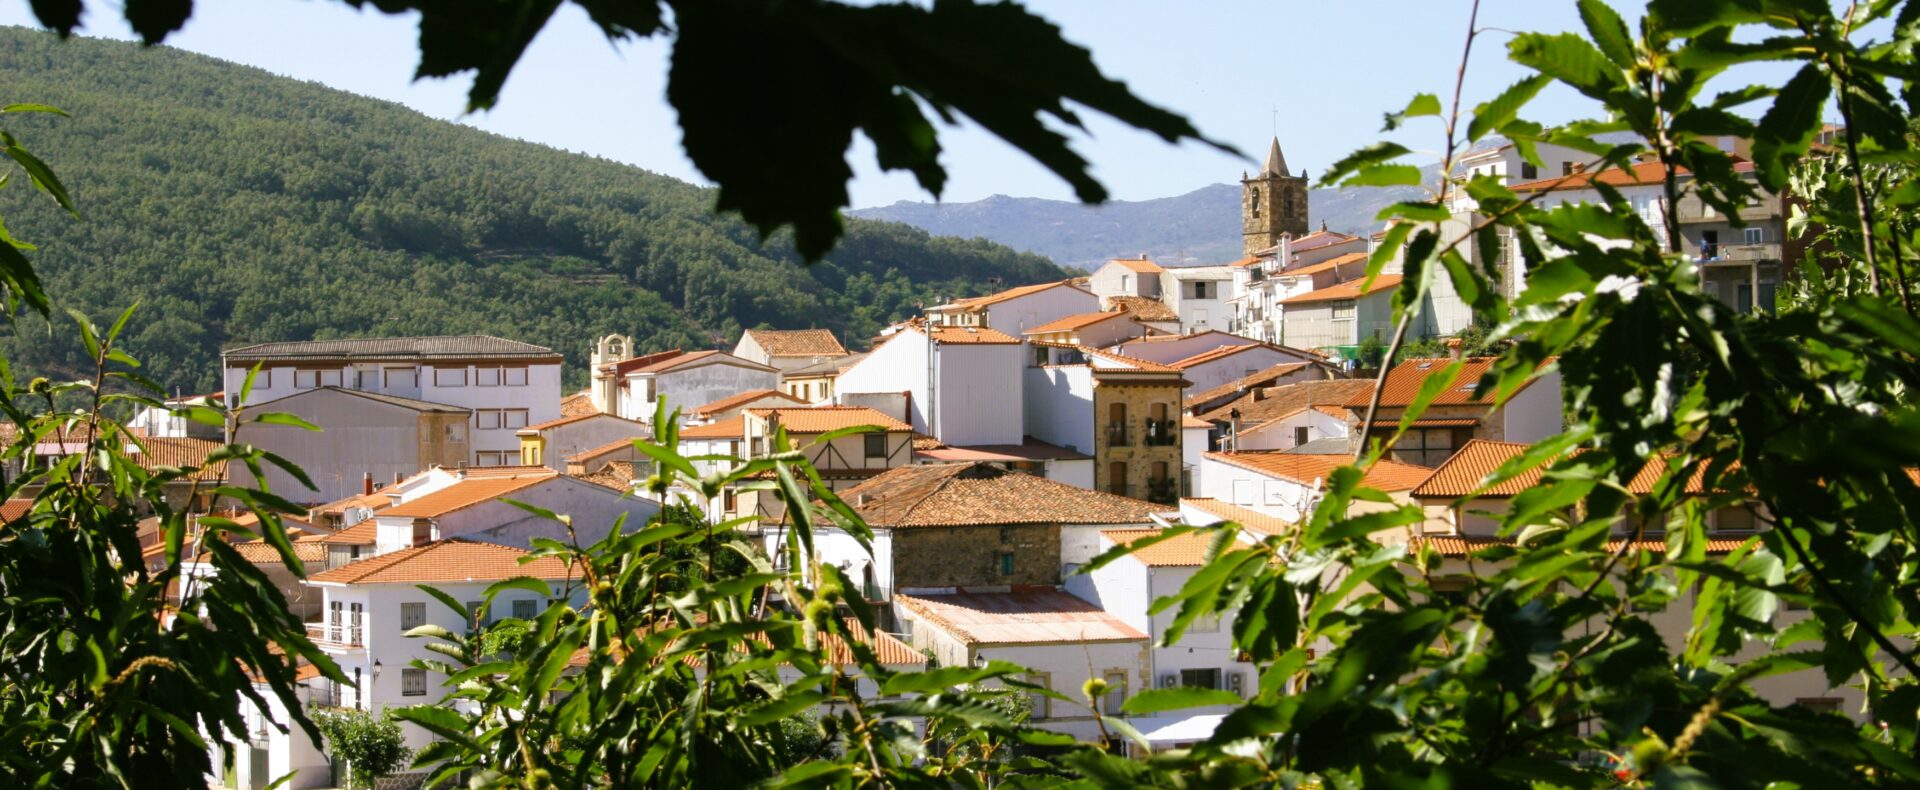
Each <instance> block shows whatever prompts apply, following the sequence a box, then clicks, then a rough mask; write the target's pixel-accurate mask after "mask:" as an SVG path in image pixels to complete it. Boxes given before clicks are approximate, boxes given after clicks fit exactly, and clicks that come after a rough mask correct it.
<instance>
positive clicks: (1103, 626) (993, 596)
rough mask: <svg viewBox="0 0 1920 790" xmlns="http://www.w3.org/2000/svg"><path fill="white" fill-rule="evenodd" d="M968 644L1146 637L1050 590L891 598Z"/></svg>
mask: <svg viewBox="0 0 1920 790" xmlns="http://www.w3.org/2000/svg"><path fill="white" fill-rule="evenodd" d="M893 600H894V602H895V603H898V604H900V605H901V606H903V607H905V608H906V609H907V610H908V611H910V612H913V613H915V614H918V615H920V617H921V618H923V619H924V620H926V621H927V623H928V624H929V625H932V626H934V627H936V628H939V629H940V630H942V631H945V632H947V633H948V634H951V635H953V637H954V638H956V639H959V640H960V641H961V642H963V643H965V644H969V645H975V644H1003V645H1004V644H1049V643H1061V642H1069V643H1083V642H1137V641H1145V640H1146V639H1147V635H1146V634H1143V633H1141V632H1140V630H1139V629H1137V628H1134V627H1133V626H1130V625H1127V624H1126V623H1125V622H1122V621H1121V620H1120V619H1119V618H1117V617H1114V616H1113V615H1111V614H1108V613H1107V612H1106V610H1104V609H1101V608H1100V607H1098V606H1094V605H1093V604H1090V603H1087V602H1086V601H1083V600H1080V599H1079V598H1077V597H1075V596H1073V595H1070V594H1068V593H1065V592H1062V591H1060V590H1054V589H1044V590H1016V591H1012V592H998V593H985V592H980V593H969V592H963V593H952V594H944V595H902V594H898V593H896V594H895V595H894V596H893Z"/></svg>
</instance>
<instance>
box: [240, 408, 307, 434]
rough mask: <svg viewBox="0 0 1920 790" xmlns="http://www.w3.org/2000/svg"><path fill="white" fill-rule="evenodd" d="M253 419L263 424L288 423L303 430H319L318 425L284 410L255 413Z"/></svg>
mask: <svg viewBox="0 0 1920 790" xmlns="http://www.w3.org/2000/svg"><path fill="white" fill-rule="evenodd" d="M253 421H254V422H257V423H262V424H265V425H290V426H293V427H295V428H299V429H300V430H303V431H318V430H320V426H318V425H314V424H313V423H310V422H307V421H306V420H303V419H301V418H300V417H299V416H297V415H293V414H287V413H285V412H267V413H265V414H260V415H256V416H255V417H254V418H253Z"/></svg>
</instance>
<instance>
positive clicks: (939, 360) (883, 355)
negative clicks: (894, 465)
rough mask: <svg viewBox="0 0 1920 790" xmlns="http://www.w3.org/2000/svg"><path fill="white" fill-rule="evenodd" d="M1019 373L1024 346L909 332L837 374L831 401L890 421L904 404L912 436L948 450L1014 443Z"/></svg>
mask: <svg viewBox="0 0 1920 790" xmlns="http://www.w3.org/2000/svg"><path fill="white" fill-rule="evenodd" d="M1067 290H1070V291H1072V292H1073V293H1085V292H1084V291H1080V290H1079V289H1067ZM1090 296H1091V295H1089V297H1090ZM1025 367H1026V353H1025V346H1024V344H1023V343H1022V342H1021V341H1020V339H1019V338H1017V337H1014V336H1012V335H1009V334H1007V333H1005V332H1001V331H998V330H995V329H991V328H987V327H978V326H958V325H955V326H938V325H936V326H933V327H919V326H914V327H908V328H904V329H902V330H901V331H899V332H896V333H894V334H893V335H891V336H889V337H888V338H887V340H886V341H885V342H884V343H882V344H881V345H880V347H879V348H875V349H874V350H873V351H872V352H870V353H868V354H867V356H866V357H865V358H863V359H861V360H860V361H859V362H858V363H856V364H855V365H854V366H853V367H851V368H848V369H847V370H845V371H843V372H842V373H841V374H840V376H839V378H838V379H837V380H836V381H835V383H834V387H835V398H836V399H837V400H838V402H839V403H841V404H844V405H873V406H874V407H875V408H878V409H879V410H880V411H882V412H884V413H887V414H896V415H898V414H899V412H898V411H896V410H895V409H893V408H890V406H891V404H892V403H896V402H903V403H902V405H903V406H904V408H903V409H902V411H904V412H905V415H906V422H908V423H909V424H911V425H912V426H913V429H914V430H916V431H919V432H921V433H924V434H927V435H930V436H933V437H935V438H938V439H939V440H940V441H942V442H946V443H947V444H953V445H980V444H993V445H1005V444H1020V443H1021V442H1023V441H1025V437H1026V434H1027V431H1026V426H1025V422H1024V420H1023V419H1022V417H1021V410H1020V403H1021V384H1022V374H1023V371H1024V369H1025ZM880 402H884V404H882V403H880Z"/></svg>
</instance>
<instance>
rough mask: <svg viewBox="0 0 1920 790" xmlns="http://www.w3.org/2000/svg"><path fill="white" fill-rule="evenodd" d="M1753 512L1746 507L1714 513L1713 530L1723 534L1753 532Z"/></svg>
mask: <svg viewBox="0 0 1920 790" xmlns="http://www.w3.org/2000/svg"><path fill="white" fill-rule="evenodd" d="M1753 520H1754V519H1753V511H1751V510H1748V509H1746V508H1744V507H1730V508H1727V509H1725V510H1716V511H1714V513H1713V528H1714V529H1717V530H1720V531H1722V532H1752V531H1753Z"/></svg>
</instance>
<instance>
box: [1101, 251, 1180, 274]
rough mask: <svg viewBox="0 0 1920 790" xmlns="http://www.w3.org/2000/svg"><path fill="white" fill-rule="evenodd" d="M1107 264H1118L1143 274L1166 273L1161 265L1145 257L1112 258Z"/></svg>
mask: <svg viewBox="0 0 1920 790" xmlns="http://www.w3.org/2000/svg"><path fill="white" fill-rule="evenodd" d="M1107 263H1117V264H1120V265H1121V266H1125V267H1127V268H1129V269H1132V270H1134V271H1136V272H1139V273H1141V274H1159V273H1161V272H1164V271H1166V269H1164V268H1161V266H1160V264H1157V263H1154V262H1153V261H1151V260H1148V259H1147V256H1145V255H1142V256H1140V257H1138V258H1111V259H1108V260H1107Z"/></svg>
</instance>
